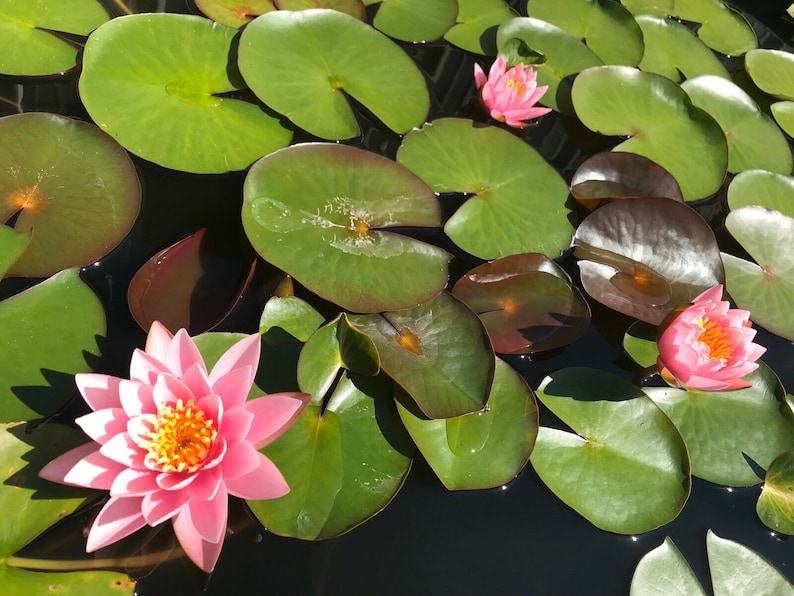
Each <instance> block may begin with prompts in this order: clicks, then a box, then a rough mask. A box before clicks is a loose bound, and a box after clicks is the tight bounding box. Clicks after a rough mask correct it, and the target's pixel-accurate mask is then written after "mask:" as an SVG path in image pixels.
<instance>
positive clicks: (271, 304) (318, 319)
mask: <svg viewBox="0 0 794 596" xmlns="http://www.w3.org/2000/svg"><path fill="white" fill-rule="evenodd" d="M324 322H325V319H324V318H323V316H322V315H321V314H320V313H318V312H317V311H316V310H315V309H314V307H313V306H311V305H310V304H309V303H307V302H306V301H304V300H302V299H300V298H298V297H297V296H283V297H282V296H273V297H272V298H270V300H268V301H267V303H265V309H264V310H263V311H262V316H261V318H260V319H259V333H261V334H263V335H265V334H267V333H268V332H269V331H270V330H272V329H275V328H281V329H283V330H284V331H286V332H287V333H289V334H290V335H292V336H293V337H294V338H296V339H298V340H300V341H302V342H305V341H306V340H308V339H309V337H311V334H312V333H314V332H315V331H316V330H317V328H318V327H319V326H320V325H322V324H323V323H324Z"/></svg>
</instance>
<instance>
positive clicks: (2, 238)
mask: <svg viewBox="0 0 794 596" xmlns="http://www.w3.org/2000/svg"><path fill="white" fill-rule="evenodd" d="M30 237H31V232H30V231H29V230H28V231H27V232H24V233H20V232H16V231H14V230H12V229H11V228H9V227H7V226H1V227H0V279H2V278H3V277H5V275H6V273H8V270H9V269H10V268H11V265H13V264H14V263H15V262H16V260H17V259H18V258H19V256H20V255H21V254H22V253H23V252H25V249H26V248H27V247H28V244H29V243H30Z"/></svg>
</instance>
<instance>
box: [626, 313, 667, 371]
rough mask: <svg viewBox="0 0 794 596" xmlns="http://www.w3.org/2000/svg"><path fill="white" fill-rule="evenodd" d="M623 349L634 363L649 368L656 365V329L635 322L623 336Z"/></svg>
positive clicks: (640, 322) (657, 354)
mask: <svg viewBox="0 0 794 596" xmlns="http://www.w3.org/2000/svg"><path fill="white" fill-rule="evenodd" d="M623 349H624V350H626V353H627V354H628V355H629V357H631V359H632V360H634V362H636V363H637V364H639V365H640V366H643V367H645V368H649V367H651V366H654V365H655V364H656V360H657V358H658V357H659V347H658V346H657V344H656V327H655V326H653V325H649V324H648V323H644V322H643V321H636V322H634V323H632V325H631V327H629V328H628V330H627V331H626V334H625V335H624V336H623Z"/></svg>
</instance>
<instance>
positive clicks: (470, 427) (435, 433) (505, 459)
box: [397, 359, 538, 490]
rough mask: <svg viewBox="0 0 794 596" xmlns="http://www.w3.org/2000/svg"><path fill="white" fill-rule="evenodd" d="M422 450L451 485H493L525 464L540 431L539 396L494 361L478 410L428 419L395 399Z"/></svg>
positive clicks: (453, 487)
mask: <svg viewBox="0 0 794 596" xmlns="http://www.w3.org/2000/svg"><path fill="white" fill-rule="evenodd" d="M397 409H398V411H399V413H400V418H401V419H402V421H403V424H405V427H406V428H407V429H408V432H409V433H410V434H411V438H412V439H413V440H414V442H415V443H416V446H417V447H418V448H419V451H421V452H422V455H423V456H424V458H425V459H426V460H427V463H428V464H430V467H431V468H433V471H434V472H435V473H436V475H438V477H439V479H440V480H441V482H442V483H443V484H444V486H446V487H447V488H448V489H449V490H469V489H479V488H493V487H497V486H502V485H504V484H506V483H508V482H510V481H511V480H512V479H513V478H515V476H516V475H517V474H518V473H519V472H520V471H521V470H522V469H523V467H524V466H525V465H526V463H527V461H528V460H529V454H530V452H531V451H532V446H533V445H534V443H535V437H536V436H537V432H538V408H537V404H536V403H535V396H534V395H533V393H532V390H531V389H530V388H529V387H528V386H527V384H526V382H525V381H524V379H522V378H521V376H520V375H519V374H518V373H517V372H515V371H514V370H513V369H512V368H510V366H508V365H507V364H505V363H504V362H502V361H501V360H498V359H497V361H496V372H495V373H494V381H493V387H491V395H490V397H489V398H488V406H487V407H486V408H484V409H483V410H481V411H479V412H473V413H471V414H465V415H463V416H456V417H454V418H447V419H445V420H427V419H424V418H420V417H417V416H414V415H413V414H412V413H411V411H410V410H409V409H407V408H405V407H404V406H402V405H401V404H400V402H399V401H398V402H397Z"/></svg>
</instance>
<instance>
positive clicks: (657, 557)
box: [629, 537, 706, 596]
mask: <svg viewBox="0 0 794 596" xmlns="http://www.w3.org/2000/svg"><path fill="white" fill-rule="evenodd" d="M654 595H658V596H706V592H705V591H703V588H702V587H701V586H700V582H699V581H698V579H697V576H696V575H695V573H694V572H693V571H692V568H691V567H690V566H689V564H688V563H687V562H686V559H685V558H684V556H683V555H682V554H681V551H679V550H678V548H676V546H675V543H673V541H672V540H670V538H669V537H665V539H664V542H662V544H660V545H659V546H657V547H656V548H655V549H653V550H652V551H650V552H649V553H646V554H645V555H644V556H643V557H642V559H640V562H639V563H637V568H636V569H635V570H634V575H633V576H632V578H631V588H630V589H629V596H654Z"/></svg>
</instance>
